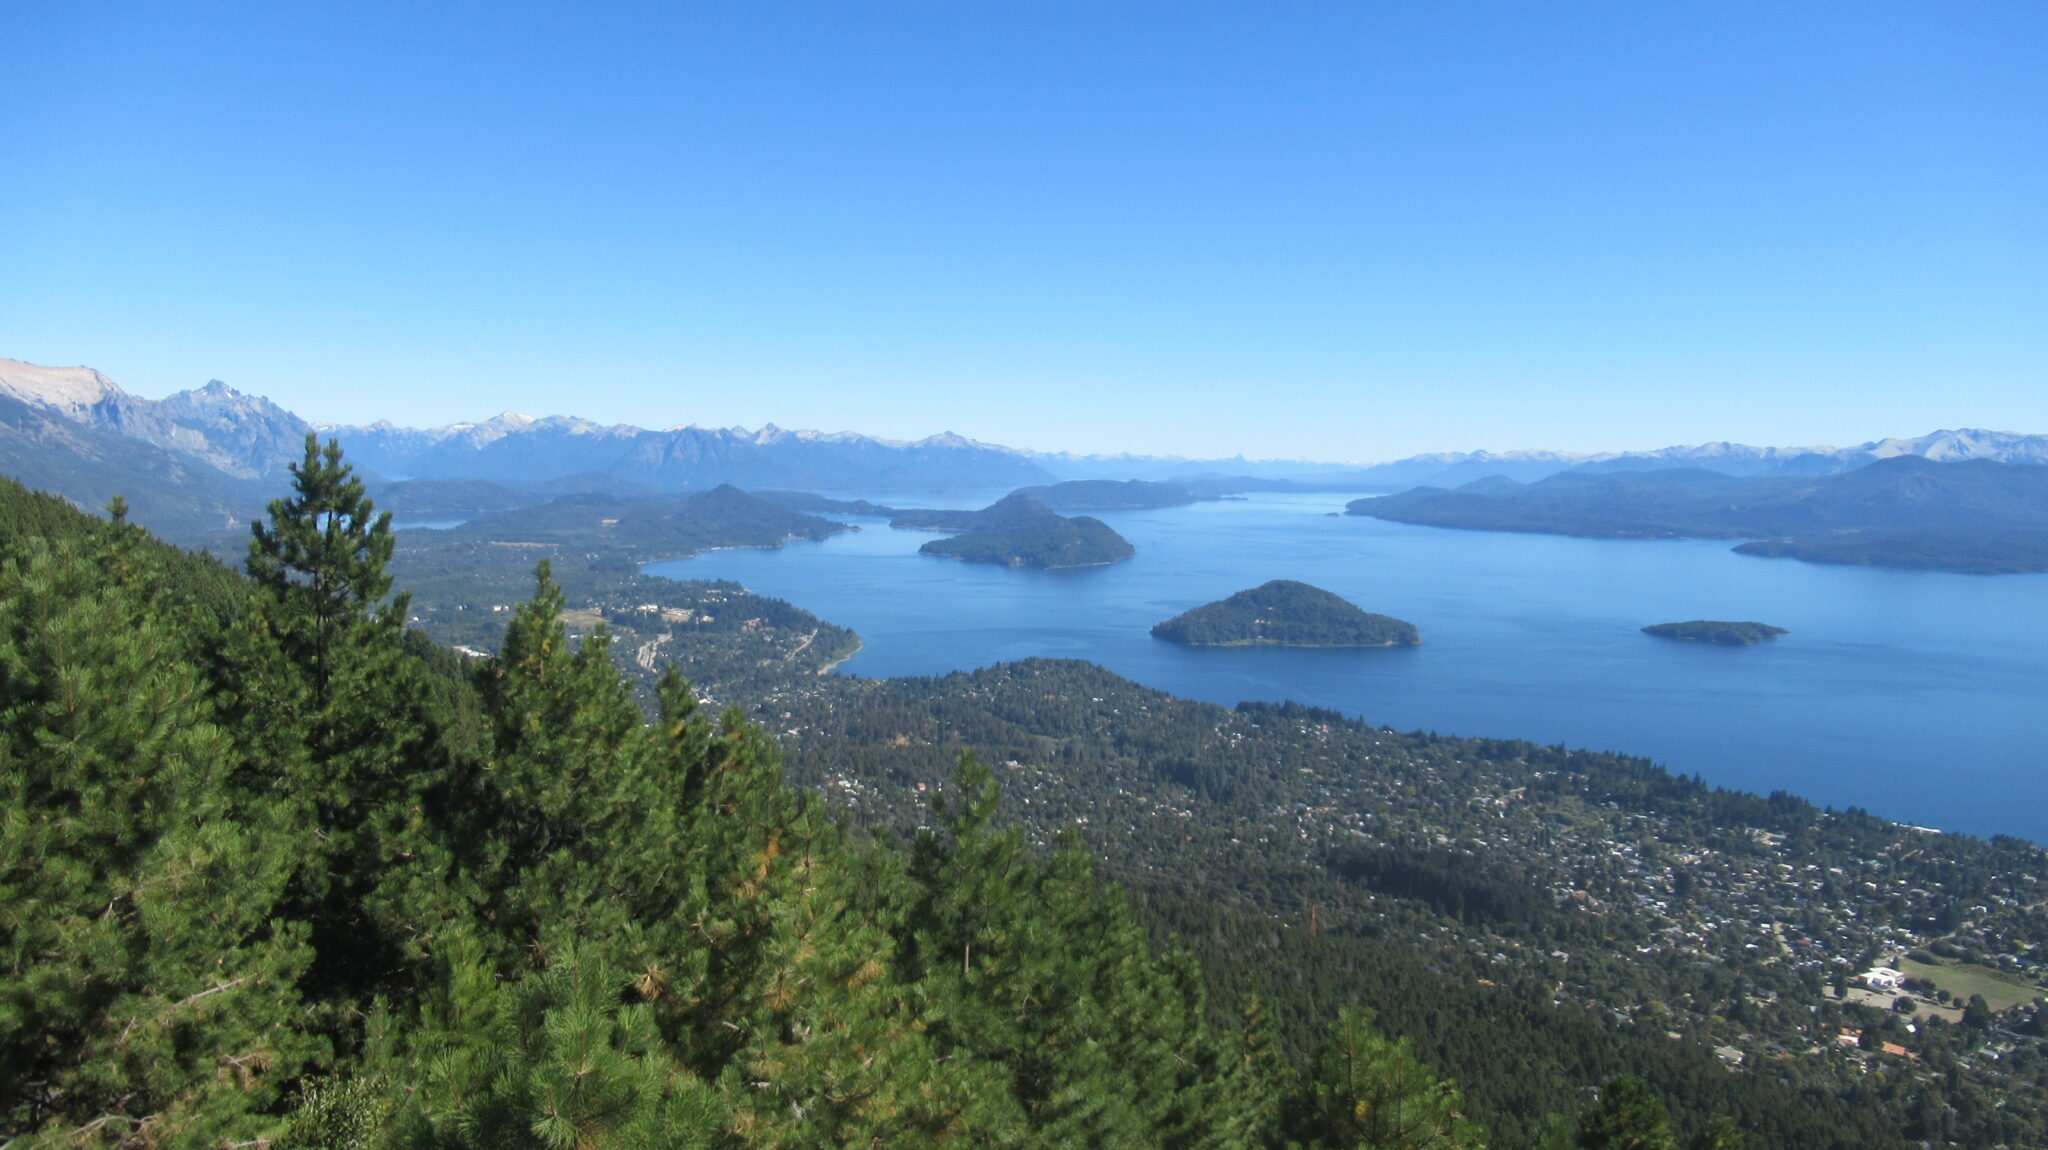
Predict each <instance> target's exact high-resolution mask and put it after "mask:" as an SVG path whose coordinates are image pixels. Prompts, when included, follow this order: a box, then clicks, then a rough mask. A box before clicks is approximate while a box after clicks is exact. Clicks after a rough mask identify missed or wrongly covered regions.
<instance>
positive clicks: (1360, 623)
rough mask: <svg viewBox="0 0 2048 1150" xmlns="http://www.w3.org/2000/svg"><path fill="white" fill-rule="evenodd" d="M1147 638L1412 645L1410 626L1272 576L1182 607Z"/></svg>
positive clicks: (1204, 643) (1415, 636) (1417, 637)
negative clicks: (1245, 588) (1267, 580)
mask: <svg viewBox="0 0 2048 1150" xmlns="http://www.w3.org/2000/svg"><path fill="white" fill-rule="evenodd" d="M1152 637H1153V638H1155V639H1165V640H1167V641H1168V642H1171V643H1182V644H1185V645H1187V646H1190V647H1250V646H1270V647H1413V646H1415V645H1416V644H1418V643H1420V642H1422V636H1421V634H1420V633H1418V632H1417V631H1416V630H1415V624H1413V623H1406V622H1403V621H1401V620H1399V619H1394V618H1390V617H1388V616H1386V615H1375V614H1373V613H1372V612H1370V611H1362V610H1360V609H1359V608H1358V607H1356V606H1354V605H1353V604H1351V603H1348V602H1346V601H1345V600H1343V599H1341V598H1339V597H1337V596H1335V595H1332V594H1331V593H1330V592H1328V591H1325V590H1323V589H1322V588H1320V587H1311V586H1309V585H1308V584H1306V583H1297V582H1294V581H1293V580H1291V579H1275V580H1273V581H1272V582H1270V583H1264V584H1261V585H1259V586H1257V587H1254V588H1252V589H1251V590H1249V591H1239V592H1238V593H1237V594H1235V595H1232V596H1231V597H1230V598H1228V599H1222V600H1219V601H1217V602H1214V603H1209V604H1206V605H1204V606H1201V607H1197V608H1195V609H1194V610H1192V611H1186V612H1183V613H1181V614H1179V615H1175V616H1174V617H1173V618H1171V619H1168V620H1167V621H1166V622H1164V623H1161V624H1159V625H1158V626H1156V627H1154V628H1152Z"/></svg>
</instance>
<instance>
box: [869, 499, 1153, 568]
mask: <svg viewBox="0 0 2048 1150" xmlns="http://www.w3.org/2000/svg"><path fill="white" fill-rule="evenodd" d="M909 514H910V513H907V512H906V513H901V514H900V515H899V518H898V520H895V521H892V522H901V521H902V516H903V515H909ZM969 514H970V515H971V516H972V518H971V519H968V520H967V521H966V523H967V527H966V529H965V530H963V531H961V533H960V534H958V535H955V536H952V537H951V538H948V539H934V540H932V541H931V542H930V543H927V544H925V545H924V546H922V547H920V548H918V549H917V553H918V554H920V555H940V556H944V557H946V558H949V559H960V560H964V561H965V562H968V563H999V564H1001V565H1003V566H1005V567H1039V568H1056V567H1099V566H1102V565H1103V564H1106V563H1117V562H1121V561H1122V560H1125V559H1129V558H1130V557H1131V556H1133V555H1135V554H1137V551H1136V550H1135V549H1134V548H1132V546H1131V545H1130V543H1129V541H1127V540H1126V539H1124V537H1123V536H1121V535H1118V534H1117V533H1116V532H1115V531H1113V530H1111V529H1110V527H1109V525H1108V524H1106V523H1104V522H1102V521H1101V520H1100V519H1093V518H1090V517H1089V516H1086V515H1076V516H1073V517H1071V518H1069V517H1066V516H1063V515H1060V514H1059V513H1058V512H1056V511H1053V510H1052V509H1051V508H1049V507H1047V506H1046V505H1045V504H1043V503H1040V502H1038V501H1037V500H1036V499H1033V498H1031V497H1030V496H1028V495H1010V496H1006V497H1005V498H1003V499H1002V500H1000V501H999V502H997V503H995V504H994V505H993V506H990V507H987V508H984V509H982V510H980V511H975V512H971V513H969Z"/></svg>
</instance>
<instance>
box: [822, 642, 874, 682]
mask: <svg viewBox="0 0 2048 1150" xmlns="http://www.w3.org/2000/svg"><path fill="white" fill-rule="evenodd" d="M866 649H867V642H866V641H865V640H863V639H861V638H860V637H859V636H858V635H856V636H854V640H853V650H851V651H848V652H847V653H846V654H844V655H841V656H839V657H838V658H837V659H834V660H832V661H831V662H830V663H827V664H825V665H824V666H822V667H820V668H818V670H817V672H816V673H817V674H819V675H829V674H831V673H832V672H833V671H834V670H837V669H838V667H839V665H840V664H841V663H844V662H846V661H847V660H848V659H851V658H853V657H854V656H855V655H858V654H860V653H861V652H862V651H863V650H866Z"/></svg>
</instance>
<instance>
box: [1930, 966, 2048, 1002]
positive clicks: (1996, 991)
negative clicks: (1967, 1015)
mask: <svg viewBox="0 0 2048 1150" xmlns="http://www.w3.org/2000/svg"><path fill="white" fill-rule="evenodd" d="M1899 971H1900V973H1902V974H1905V975H1908V976H1909V977H1912V978H1918V979H1924V980H1926V981H1928V982H1931V983H1933V984H1934V985H1936V986H1938V987H1940V988H1942V989H1943V990H1946V991H1948V992H1949V994H1951V995H1953V996H1954V997H1955V998H1956V999H1957V1000H1959V1001H1961V1002H1968V1001H1969V1000H1970V996H1971V995H1973V994H1981V995H1983V996H1984V1004H1985V1005H1986V1006H1989V1007H1990V1008H1991V1009H1992V1010H1994V1011H2003V1010H2011V1009H2012V1008H2013V1007H2015V1006H2023V1005H2025V1004H2027V1003H2029V1002H2033V1001H2035V1000H2037V999H2040V998H2044V997H2048V994H2044V993H2043V991H2042V990H2041V988H2040V987H2039V986H2036V985H2034V984H2033V983H2030V982H2026V981H2024V980H2022V979H2019V978H2016V977H2014V976H2013V975H2009V974H2004V973H2001V972H1999V971H1996V970H1993V969H1991V968H1990V967H1988V966H1977V965H1975V964H1973V963H1967V962H1953V963H1951V962H1945V963H1942V964H1941V965H1940V966H1929V965H1927V964H1926V963H1924V962H1915V961H1913V960H1912V959H1910V958H1909V959H1906V960H1905V961H1904V962H1901V963H1900V964H1899Z"/></svg>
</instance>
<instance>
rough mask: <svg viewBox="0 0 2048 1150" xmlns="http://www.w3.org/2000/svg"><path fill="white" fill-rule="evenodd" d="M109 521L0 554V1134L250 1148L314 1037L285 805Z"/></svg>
mask: <svg viewBox="0 0 2048 1150" xmlns="http://www.w3.org/2000/svg"><path fill="white" fill-rule="evenodd" d="M136 544H137V538H136V535H135V534H134V533H133V532H132V529H124V528H122V527H121V526H120V525H118V524H117V525H116V527H115V528H113V529H112V530H110V531H109V532H108V533H107V535H106V536H105V537H104V538H103V539H102V540H101V541H100V542H98V543H93V544H80V543H76V542H73V541H71V540H60V541H59V542H57V543H55V544H44V543H43V542H42V541H41V540H33V541H29V542H27V543H26V544H22V545H19V546H15V547H12V548H10V554H9V555H8V556H7V558H6V560H5V563H4V565H0V1139H7V1138H12V1137H15V1136H22V1135H41V1136H43V1137H44V1138H53V1139H57V1140H61V1141H63V1142H64V1143H66V1144H69V1145H100V1144H104V1145H109V1146H111V1145H139V1144H149V1145H173V1144H176V1145H207V1144H212V1145H220V1144H224V1143H229V1142H236V1143H246V1142H247V1141H249V1140H251V1139H254V1138H256V1137H258V1136H260V1135H261V1134H262V1133H263V1132H264V1131H265V1130H266V1129H268V1128H270V1126H272V1125H273V1122H272V1120H270V1119H267V1118H265V1117H264V1111H265V1109H266V1108H268V1107H269V1106H271V1105H272V1104H273V1103H274V1102H275V1101H276V1099H277V1096H278V1092H279V1090H280V1089H281V1086H282V1084H284V1083H286V1082H289V1081H290V1080H291V1078H292V1077H293V1076H294V1075H295V1074H297V1073H298V1071H299V1069H300V1068H301V1067H302V1066H304V1065H305V1064H306V1062H307V1060H308V1059H309V1058H310V1057H311V1056H313V1055H314V1054H315V1053H316V1046H315V1044H314V1043H312V1042H311V1040H309V1039H308V1038H307V1037H306V1036H305V1035H303V1034H301V1033H300V1032H299V1030H298V1028H297V1022H298V1020H299V1017H300V1015H299V1002H298V996H297V993H296V989H295V986H294V981H295V979H296V978H297V977H298V975H299V973H300V972H301V971H302V970H303V969H304V967H305V964H306V962H307V960H308V959H309V957H310V954H309V952H308V951H307V949H306V946H305V941H304V936H303V932H302V931H300V930H297V929H295V928H294V927H292V926H290V925H287V924H285V923H282V922H280V921H278V920H277V918H276V914H277V909H278V905H279V901H280V897H281V895H282V891H283V888H284V885H285V880H286V876H287V875H288V874H289V873H290V865H291V861H292V860H291V858H290V856H289V854H288V842H289V839H288V837H287V836H285V835H283V834H280V833H278V832H279V830H280V827H281V817H282V813H281V811H280V809H279V808H278V806H277V805H276V804H274V803H266V802H263V801H261V800H260V799H258V800H249V801H242V802H235V801H232V799H231V792H230V789H229V787H228V786H227V782H228V777H229V775H230V773H231V772H232V770H233V769H234V767H235V766H236V763H237V757H236V756H237V752H236V749H235V747H234V745H233V744H232V742H231V741H230V740H229V739H228V738H227V737H226V735H225V733H224V732H223V731H222V729H221V728H220V727H219V726H217V725H216V724H215V722H214V718H215V716H214V713H213V709H212V707H211V706H210V704H209V701H208V692H207V688H206V684H205V683H204V682H203V681H202V680H201V679H200V678H199V676H198V674H197V672H196V670H195V668H196V667H197V665H198V664H199V663H200V661H201V660H200V658H199V653H200V648H202V647H203V646H205V645H207V644H208V643H209V642H210V641H211V637H210V636H209V635H206V634H204V633H203V632H201V631H200V629H199V628H198V626H197V624H196V623H195V621H194V620H193V619H192V618H191V617H190V616H189V615H188V613H187V612H185V611H184V610H183V609H182V608H181V607H180V606H179V604H177V603H175V602H173V601H171V600H169V599H168V598H166V597H165V596H164V595H163V594H162V591H161V580H160V579H159V578H158V576H159V575H160V574H161V573H160V572H159V571H158V570H157V569H156V568H155V566H154V564H153V563H152V562H151V561H150V557H149V556H148V555H147V554H145V553H144V552H143V551H142V549H141V548H139V547H138V546H137V545H136Z"/></svg>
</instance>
